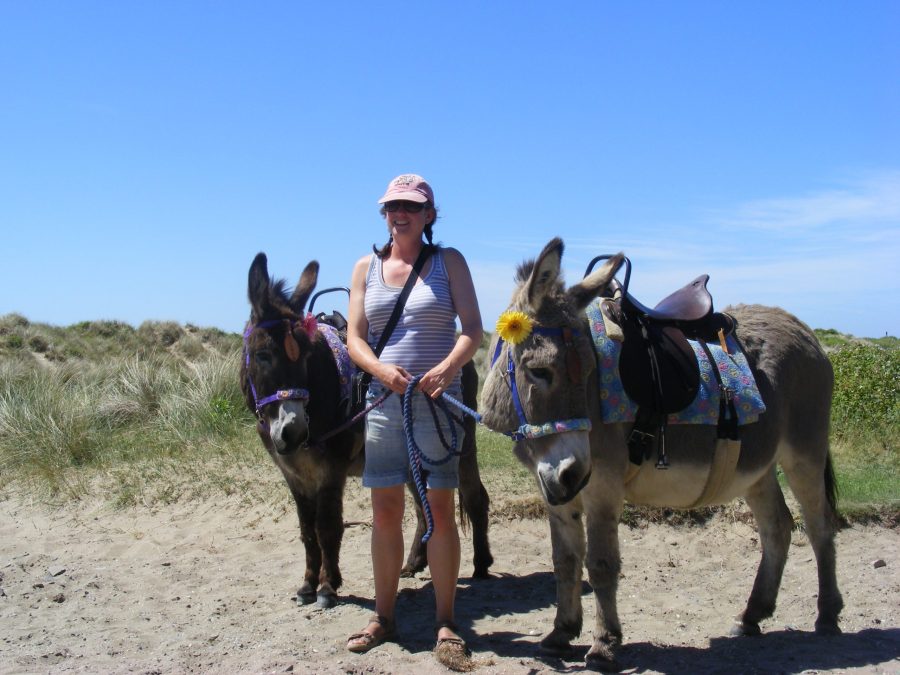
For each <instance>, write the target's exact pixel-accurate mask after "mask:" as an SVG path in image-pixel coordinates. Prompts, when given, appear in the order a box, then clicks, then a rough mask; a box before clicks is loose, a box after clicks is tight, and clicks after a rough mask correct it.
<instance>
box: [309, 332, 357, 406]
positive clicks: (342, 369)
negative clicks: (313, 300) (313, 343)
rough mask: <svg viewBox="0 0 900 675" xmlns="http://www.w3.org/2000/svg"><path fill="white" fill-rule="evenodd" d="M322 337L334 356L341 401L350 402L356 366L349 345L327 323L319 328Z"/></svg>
mask: <svg viewBox="0 0 900 675" xmlns="http://www.w3.org/2000/svg"><path fill="white" fill-rule="evenodd" d="M317 327H318V329H319V332H320V333H322V337H324V338H325V341H326V342H327V343H328V346H329V347H331V353H332V354H334V362H335V364H336V365H337V369H338V377H339V378H340V380H341V399H342V400H347V401H349V400H350V382H351V380H352V379H353V373H354V371H355V370H356V366H354V365H353V361H351V360H350V352H348V351H347V345H345V344H344V343H343V341H342V340H341V337H340V335H338V332H337V329H336V328H334V327H333V326H329V325H328V324H327V323H320V324H319V325H318V326H317Z"/></svg>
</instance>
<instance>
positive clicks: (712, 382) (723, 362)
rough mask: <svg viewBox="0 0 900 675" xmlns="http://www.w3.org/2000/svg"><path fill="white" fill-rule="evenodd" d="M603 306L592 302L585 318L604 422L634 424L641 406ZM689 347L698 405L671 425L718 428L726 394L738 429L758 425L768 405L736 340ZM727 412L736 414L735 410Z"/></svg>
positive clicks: (693, 342) (692, 405) (676, 416)
mask: <svg viewBox="0 0 900 675" xmlns="http://www.w3.org/2000/svg"><path fill="white" fill-rule="evenodd" d="M601 301H602V300H601V299H597V300H595V301H594V302H592V303H591V304H590V305H589V306H588V308H587V310H586V313H587V317H588V322H589V323H590V327H591V337H592V339H593V343H594V349H595V351H596V354H597V364H598V368H597V372H598V384H599V387H600V404H601V414H602V419H603V422H604V423H607V424H614V423H618V422H634V421H635V415H636V413H637V409H638V406H637V404H636V403H635V402H634V401H632V400H631V399H630V398H629V397H628V394H627V393H626V392H625V389H624V386H623V384H622V378H621V377H620V375H619V356H620V354H621V351H622V342H621V341H618V340H614V339H612V338H611V337H609V335H607V331H606V327H605V324H604V320H603V315H602V314H601V311H600V303H601ZM688 343H689V344H690V346H691V347H692V348H693V351H694V356H695V357H696V359H697V364H698V366H699V370H700V386H699V389H698V391H697V395H696V396H695V397H694V400H693V401H692V402H691V403H690V404H689V405H688V406H687V407H686V408H684V409H682V410H680V411H678V412H674V413H670V414H669V415H668V418H667V422H668V423H669V424H709V425H717V424H719V422H720V401H721V399H722V396H723V390H724V395H725V396H726V397H730V398H731V400H732V401H733V403H734V408H733V410H734V411H735V412H736V415H737V424H738V425H745V424H750V423H752V422H756V421H757V419H758V418H759V415H760V414H762V413H763V412H765V410H766V406H765V403H764V402H763V400H762V397H761V396H760V393H759V389H758V387H757V386H756V381H755V380H754V378H753V373H752V372H751V371H750V366H749V364H748V363H747V358H746V356H744V353H743V352H742V351H741V348H740V345H739V343H738V341H737V340H736V339H735V336H734V335H733V334H730V335H728V336H727V337H724V339H723V340H722V343H721V344H720V343H718V342H706V343H705V344H701V342H700V341H699V340H693V339H688ZM723 345H724V348H723ZM710 356H711V357H712V360H710ZM714 369H715V370H717V371H718V373H719V377H716V374H715V372H714ZM720 380H721V385H720ZM728 408H729V409H732V408H731V406H728Z"/></svg>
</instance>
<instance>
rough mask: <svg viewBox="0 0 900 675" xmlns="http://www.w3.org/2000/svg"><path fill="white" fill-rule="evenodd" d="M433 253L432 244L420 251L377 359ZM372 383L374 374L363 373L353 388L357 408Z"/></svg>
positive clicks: (380, 341)
mask: <svg viewBox="0 0 900 675" xmlns="http://www.w3.org/2000/svg"><path fill="white" fill-rule="evenodd" d="M433 251H434V247H433V246H432V245H431V244H425V245H423V246H422V250H421V251H419V257H418V258H416V262H415V263H413V268H412V270H411V271H410V273H409V276H408V277H407V278H406V283H405V284H403V290H401V291H400V295H399V296H398V297H397V302H396V304H395V305H394V311H393V312H391V316H390V317H389V318H388V320H387V323H386V324H385V325H384V330H383V331H381V337H379V338H378V343H377V344H376V345H375V348H374V349H373V350H372V351H373V352H374V353H375V356H376V357H380V356H381V352H382V351H384V347H385V345H387V343H388V340H389V339H390V337H391V333H393V332H394V328H396V326H397V322H398V321H399V320H400V315H401V314H402V313H403V308H404V307H405V306H406V300H407V298H409V294H410V293H412V289H413V286H415V285H416V280H417V279H418V278H419V274H420V273H421V272H422V268H423V267H425V263H426V262H427V260H428V258H429V257H430V256H431V254H432V252H433ZM371 382H372V373H368V372H367V373H363V375H362V376H361V377H360V378H359V382H358V385H359V386H357V387H354V388H353V389H354V391H353V396H354V398H355V399H356V400H355V401H354V407H356V404H358V403H361V402H362V401H363V400H364V399H365V397H366V390H367V389H368V388H369V384H371Z"/></svg>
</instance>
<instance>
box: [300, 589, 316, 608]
mask: <svg viewBox="0 0 900 675" xmlns="http://www.w3.org/2000/svg"><path fill="white" fill-rule="evenodd" d="M315 601H316V589H315V588H313V587H312V586H310V585H309V584H303V585H302V586H301V587H300V588H299V589H298V590H297V604H298V605H311V604H312V603H314V602H315Z"/></svg>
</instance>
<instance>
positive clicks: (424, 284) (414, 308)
mask: <svg viewBox="0 0 900 675" xmlns="http://www.w3.org/2000/svg"><path fill="white" fill-rule="evenodd" d="M401 290H403V289H402V288H399V287H394V286H388V285H387V284H386V283H385V282H384V275H383V274H382V265H381V258H379V257H378V256H377V255H374V254H373V255H372V260H371V262H370V263H369V271H368V273H367V274H366V298H365V309H366V318H367V319H368V321H369V335H368V343H369V346H370V347H372V349H374V348H375V345H377V344H378V339H379V338H380V337H381V332H382V331H383V330H384V327H385V325H386V324H387V322H388V319H389V318H390V316H391V314H392V313H393V311H394V306H395V305H396V304H397V298H398V297H399V296H400V291H401ZM455 344H456V308H455V307H454V306H453V298H452V297H451V296H450V279H449V277H448V276H447V269H446V268H445V267H444V257H443V255H442V253H441V251H440V250H437V251H435V252H434V254H432V256H431V270H429V272H428V274H427V275H426V276H425V277H424V278H423V279H420V280H419V281H418V282H417V283H416V285H415V286H413V288H412V291H411V292H410V294H409V297H408V298H407V299H406V305H405V306H404V307H403V312H401V314H400V319H399V320H398V321H397V325H396V326H395V327H394V331H393V333H391V336H390V338H388V341H387V344H386V345H385V346H384V351H382V352H381V357H380V358H381V360H382V361H384V362H385V363H395V364H397V365H398V366H402V367H403V368H406V370H408V371H409V372H410V373H411V374H412V375H424V374H425V373H426V372H428V371H429V370H431V369H432V368H433V367H434V366H436V365H437V364H438V363H440V362H441V361H443V360H444V358H446V356H447V354H449V353H450V352H451V351H452V350H453V345H455ZM458 386H459V374H457V376H456V379H455V380H454V387H458Z"/></svg>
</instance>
